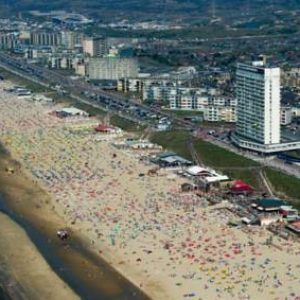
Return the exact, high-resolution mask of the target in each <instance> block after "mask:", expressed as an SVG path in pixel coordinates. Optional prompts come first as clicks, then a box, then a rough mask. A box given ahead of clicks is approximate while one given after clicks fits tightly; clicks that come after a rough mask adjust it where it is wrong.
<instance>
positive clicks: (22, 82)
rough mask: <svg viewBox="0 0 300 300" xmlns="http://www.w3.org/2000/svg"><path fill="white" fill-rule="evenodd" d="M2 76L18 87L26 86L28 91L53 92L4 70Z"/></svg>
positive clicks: (0, 71)
mask: <svg viewBox="0 0 300 300" xmlns="http://www.w3.org/2000/svg"><path fill="white" fill-rule="evenodd" d="M0 74H1V75H2V76H3V77H4V79H5V80H10V81H12V82H14V83H15V84H16V85H21V86H24V87H26V88H27V89H29V90H31V91H33V92H34V93H45V92H49V91H51V90H50V89H49V88H47V87H44V86H43V85H40V84H38V83H36V82H33V81H30V80H27V79H25V78H23V77H21V76H18V75H16V74H14V73H11V72H9V71H7V70H5V69H3V68H0Z"/></svg>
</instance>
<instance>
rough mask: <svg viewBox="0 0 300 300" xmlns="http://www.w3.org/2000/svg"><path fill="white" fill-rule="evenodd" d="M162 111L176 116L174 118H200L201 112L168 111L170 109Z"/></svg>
mask: <svg viewBox="0 0 300 300" xmlns="http://www.w3.org/2000/svg"><path fill="white" fill-rule="evenodd" d="M163 111H165V112H167V113H169V114H170V115H173V116H176V117H183V118H184V117H197V116H198V117H202V116H203V112H202V111H194V110H170V109H164V110H163Z"/></svg>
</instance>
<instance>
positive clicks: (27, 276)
mask: <svg viewBox="0 0 300 300" xmlns="http://www.w3.org/2000/svg"><path fill="white" fill-rule="evenodd" d="M0 224H1V235H0V266H1V270H7V271H6V272H7V274H5V275H6V276H5V277H6V278H5V281H6V288H7V289H8V290H10V292H11V291H12V290H14V292H13V295H14V299H23V297H24V299H26V298H27V299H32V300H34V299H36V300H39V299H41V297H43V298H44V299H49V300H56V299H67V300H68V299H69V300H76V299H79V297H78V296H77V295H76V294H75V293H74V292H73V291H72V290H71V289H70V288H69V287H68V286H67V285H66V284H65V283H64V282H63V281H62V280H61V279H60V278H59V277H58V276H57V275H56V274H55V273H54V272H53V271H52V270H51V269H50V267H49V266H48V264H47V263H46V262H45V260H44V258H43V257H42V256H41V255H40V254H39V252H38V250H37V249H36V247H35V246H34V245H33V244H32V243H31V241H30V240H29V239H28V237H27V235H26V233H25V232H24V230H22V229H21V228H20V227H19V226H18V225H17V224H16V223H15V222H13V221H12V220H10V219H9V218H8V217H7V216H5V215H4V214H1V213H0ZM16 241H18V246H17V247H16ZM12 266H13V267H12ZM33 266H35V268H34V270H33V269H32V267H33ZM46 283H47V284H46Z"/></svg>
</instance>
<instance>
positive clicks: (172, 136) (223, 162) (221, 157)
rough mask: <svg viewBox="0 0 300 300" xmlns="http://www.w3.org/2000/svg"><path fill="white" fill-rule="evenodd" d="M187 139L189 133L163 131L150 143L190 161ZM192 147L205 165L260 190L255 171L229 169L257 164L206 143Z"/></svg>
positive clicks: (155, 135) (197, 143) (199, 142)
mask: <svg viewBox="0 0 300 300" xmlns="http://www.w3.org/2000/svg"><path fill="white" fill-rule="evenodd" d="M189 138H190V133H189V132H187V131H183V130H178V131H165V132H156V133H154V134H153V135H152V138H151V141H152V142H154V143H157V144H160V145H162V146H163V147H164V148H166V149H168V150H172V151H174V152H176V153H178V154H179V155H181V156H183V157H185V158H186V159H190V160H191V159H192V156H191V153H190V151H189V149H188V141H189ZM194 146H195V148H196V150H197V152H198V154H199V157H200V158H201V160H202V161H203V163H204V164H205V165H207V166H209V167H212V168H215V169H217V170H218V168H220V169H221V172H222V173H224V174H226V175H228V176H229V177H231V178H232V179H242V180H244V181H246V182H247V183H249V184H250V185H252V186H253V187H254V188H256V189H260V188H261V186H260V180H259V178H258V175H257V171H255V170H247V169H245V170H233V169H230V168H231V167H245V168H247V167H256V166H259V164H258V163H257V162H255V161H252V160H250V159H248V158H245V157H243V156H241V155H238V154H235V153H233V152H230V151H228V150H226V149H223V148H220V147H218V146H215V145H213V144H211V143H208V142H206V141H202V140H196V141H195V144H194Z"/></svg>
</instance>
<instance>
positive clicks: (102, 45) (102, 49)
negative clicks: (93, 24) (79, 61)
mask: <svg viewBox="0 0 300 300" xmlns="http://www.w3.org/2000/svg"><path fill="white" fill-rule="evenodd" d="M82 47H83V53H84V54H86V55H88V56H90V57H103V56H105V55H107V54H108V44H107V39H106V38H104V37H86V38H84V39H83V41H82Z"/></svg>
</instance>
